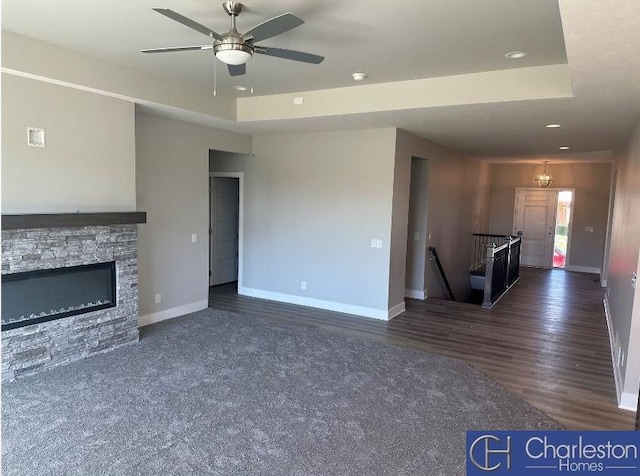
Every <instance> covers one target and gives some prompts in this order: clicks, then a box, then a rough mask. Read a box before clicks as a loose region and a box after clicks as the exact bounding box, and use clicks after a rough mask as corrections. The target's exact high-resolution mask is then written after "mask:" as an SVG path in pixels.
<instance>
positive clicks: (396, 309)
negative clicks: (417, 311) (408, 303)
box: [388, 302, 406, 320]
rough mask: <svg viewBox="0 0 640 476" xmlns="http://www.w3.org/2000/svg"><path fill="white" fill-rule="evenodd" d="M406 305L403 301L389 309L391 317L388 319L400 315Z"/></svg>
mask: <svg viewBox="0 0 640 476" xmlns="http://www.w3.org/2000/svg"><path fill="white" fill-rule="evenodd" d="M405 310H406V309H405V306H404V303H403V302H401V303H400V304H398V305H397V306H393V307H392V308H391V309H389V314H388V315H389V317H388V319H389V320H391V319H393V318H394V317H397V316H399V315H400V314H402V313H403V312H404V311H405Z"/></svg>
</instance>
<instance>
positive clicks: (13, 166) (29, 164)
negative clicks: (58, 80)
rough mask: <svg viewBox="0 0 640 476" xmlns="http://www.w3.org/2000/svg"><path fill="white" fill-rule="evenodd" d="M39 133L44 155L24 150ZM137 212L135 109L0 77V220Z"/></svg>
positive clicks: (40, 151) (68, 90)
mask: <svg viewBox="0 0 640 476" xmlns="http://www.w3.org/2000/svg"><path fill="white" fill-rule="evenodd" d="M27 127H38V128H43V129H45V133H46V140H45V145H46V147H45V148H37V147H29V146H27ZM135 208H136V194H135V137H134V105H133V104H132V103H130V102H126V101H121V100H119V99H113V98H110V97H106V96H101V95H98V94H93V93H89V92H85V91H79V90H77V89H72V88H68V87H64V86H57V85H54V84H49V83H45V82H42V81H36V80H32V79H26V78H22V77H18V76H13V75H10V74H4V73H3V74H2V212H3V213H47V212H49V213H53V212H57V213H61V212H76V211H81V212H92V211H131V210H135Z"/></svg>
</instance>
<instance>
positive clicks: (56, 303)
mask: <svg viewBox="0 0 640 476" xmlns="http://www.w3.org/2000/svg"><path fill="white" fill-rule="evenodd" d="M115 271H116V266H115V261H110V262H107V263H94V264H87V265H81V266H70V267H66V268H54V269H39V270H35V271H27V272H23V273H14V274H6V275H3V276H2V296H3V299H2V330H3V331H6V330H10V329H16V328H18V327H24V326H30V325H32V324H39V323H42V322H47V321H52V320H55V319H61V318H63V317H69V316H75V315H77V314H84V313H87V312H92V311H98V310H100V309H108V308H110V307H114V306H115V305H116V279H115V277H116V272H115Z"/></svg>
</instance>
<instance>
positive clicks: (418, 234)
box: [413, 231, 420, 241]
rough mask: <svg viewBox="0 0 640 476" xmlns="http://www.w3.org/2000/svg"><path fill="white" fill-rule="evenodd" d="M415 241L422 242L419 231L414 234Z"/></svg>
mask: <svg viewBox="0 0 640 476" xmlns="http://www.w3.org/2000/svg"><path fill="white" fill-rule="evenodd" d="M413 239H414V240H416V241H420V232H419V231H416V232H415V233H414V234H413Z"/></svg>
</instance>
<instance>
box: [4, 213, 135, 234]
mask: <svg viewBox="0 0 640 476" xmlns="http://www.w3.org/2000/svg"><path fill="white" fill-rule="evenodd" d="M146 222H147V212H106V213H42V214H25V215H2V229H3V230H18V229H27V228H62V227H67V226H92V225H93V226H95V225H127V224H132V223H146Z"/></svg>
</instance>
